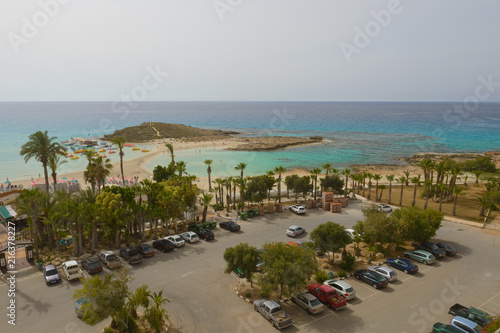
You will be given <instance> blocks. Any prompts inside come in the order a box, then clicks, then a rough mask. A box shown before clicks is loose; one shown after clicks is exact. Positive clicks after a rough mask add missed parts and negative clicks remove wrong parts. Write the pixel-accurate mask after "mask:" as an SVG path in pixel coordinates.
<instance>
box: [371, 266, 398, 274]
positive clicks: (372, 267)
mask: <svg viewBox="0 0 500 333" xmlns="http://www.w3.org/2000/svg"><path fill="white" fill-rule="evenodd" d="M376 268H378V269H380V270H382V271H386V272H387V273H389V272H394V271H393V270H392V269H390V268H389V267H386V266H371V267H368V269H376Z"/></svg>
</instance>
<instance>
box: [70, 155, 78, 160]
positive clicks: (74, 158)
mask: <svg viewBox="0 0 500 333" xmlns="http://www.w3.org/2000/svg"><path fill="white" fill-rule="evenodd" d="M79 158H80V157H79V156H73V157H72V158H71V159H72V160H77V159H79Z"/></svg>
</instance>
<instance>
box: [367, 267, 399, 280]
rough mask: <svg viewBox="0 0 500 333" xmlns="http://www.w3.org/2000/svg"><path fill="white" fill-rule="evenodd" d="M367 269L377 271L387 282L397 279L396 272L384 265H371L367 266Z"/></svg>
mask: <svg viewBox="0 0 500 333" xmlns="http://www.w3.org/2000/svg"><path fill="white" fill-rule="evenodd" d="M367 270H369V271H374V272H377V273H379V274H380V275H382V276H383V277H385V278H386V279H387V280H389V282H393V281H396V280H397V279H398V274H397V273H396V272H394V271H393V270H392V269H390V268H389V267H386V266H371V267H368V268H367Z"/></svg>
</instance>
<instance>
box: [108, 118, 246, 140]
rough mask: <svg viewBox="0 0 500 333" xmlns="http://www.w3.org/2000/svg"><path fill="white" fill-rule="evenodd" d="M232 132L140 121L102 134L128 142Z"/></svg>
mask: <svg viewBox="0 0 500 333" xmlns="http://www.w3.org/2000/svg"><path fill="white" fill-rule="evenodd" d="M233 134H240V133H238V132H232V131H221V130H209V129H202V128H197V127H192V126H186V125H182V124H167V123H156V122H155V123H142V124H141V125H139V126H132V127H126V128H123V129H120V130H116V131H115V132H114V133H113V134H108V135H104V138H103V139H104V140H113V139H114V138H117V137H123V138H124V139H125V140H126V141H128V142H147V141H151V140H156V139H162V138H165V139H168V138H172V139H181V138H186V139H194V138H196V139H197V140H200V141H205V140H214V139H222V138H225V137H230V136H231V135H233Z"/></svg>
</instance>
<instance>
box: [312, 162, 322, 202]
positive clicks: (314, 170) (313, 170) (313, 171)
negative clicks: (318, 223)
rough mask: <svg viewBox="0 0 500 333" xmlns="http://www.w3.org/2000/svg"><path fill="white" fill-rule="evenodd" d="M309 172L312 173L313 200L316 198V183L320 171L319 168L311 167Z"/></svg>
mask: <svg viewBox="0 0 500 333" xmlns="http://www.w3.org/2000/svg"><path fill="white" fill-rule="evenodd" d="M311 173H312V175H313V179H314V200H316V192H317V191H316V186H317V185H318V175H319V174H320V173H321V169H320V168H313V169H311Z"/></svg>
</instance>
